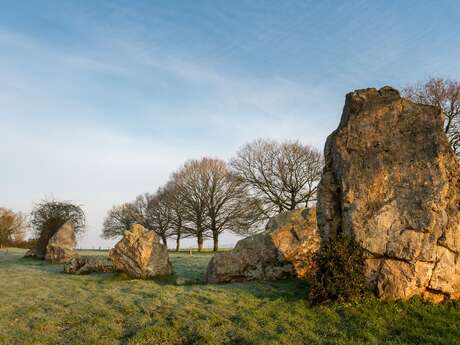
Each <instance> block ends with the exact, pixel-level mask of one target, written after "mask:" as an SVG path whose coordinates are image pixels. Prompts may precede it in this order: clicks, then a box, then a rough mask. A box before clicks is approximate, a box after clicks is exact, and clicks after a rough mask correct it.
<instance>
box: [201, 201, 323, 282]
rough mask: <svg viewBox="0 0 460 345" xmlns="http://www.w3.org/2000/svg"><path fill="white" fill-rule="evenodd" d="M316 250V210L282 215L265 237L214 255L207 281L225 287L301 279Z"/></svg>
mask: <svg viewBox="0 0 460 345" xmlns="http://www.w3.org/2000/svg"><path fill="white" fill-rule="evenodd" d="M318 248H319V234H318V230H317V227H316V210H315V209H299V210H294V211H290V212H285V213H282V214H280V215H278V216H277V217H274V218H272V219H271V220H270V221H269V222H268V224H267V227H266V231H265V233H262V234H258V235H254V236H250V237H248V238H245V239H242V240H240V241H239V242H238V243H237V244H236V246H235V248H234V249H233V250H232V251H230V252H226V253H217V254H215V255H214V257H213V258H212V259H211V261H210V262H209V265H208V269H207V274H206V280H207V281H208V282H209V283H225V282H235V281H245V280H276V279H283V278H287V277H291V276H297V277H303V276H305V274H306V273H308V272H309V270H310V269H311V265H312V262H311V259H312V255H313V254H314V253H315V252H316V251H317V250H318Z"/></svg>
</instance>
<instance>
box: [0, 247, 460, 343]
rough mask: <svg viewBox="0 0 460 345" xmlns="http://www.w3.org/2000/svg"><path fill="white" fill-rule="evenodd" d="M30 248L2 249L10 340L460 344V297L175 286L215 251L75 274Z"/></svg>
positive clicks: (299, 285)
mask: <svg viewBox="0 0 460 345" xmlns="http://www.w3.org/2000/svg"><path fill="white" fill-rule="evenodd" d="M23 253H24V251H23V250H18V249H9V250H8V253H6V251H5V250H1V251H0V335H1V337H0V344H2V345H3V344H14V345H16V344H34V345H37V344H53V345H54V344H98V345H103V344H130V345H135V344H136V345H139V344H294V345H295V344H443V345H444V344H458V343H460V340H459V339H460V312H459V310H460V309H459V307H460V304H459V303H447V304H443V305H440V306H436V305H432V304H430V303H427V302H423V301H421V300H419V299H415V300H413V301H410V302H406V303H404V302H393V303H380V302H378V301H377V300H376V299H375V298H372V297H369V298H367V299H365V300H363V301H361V302H360V303H349V304H334V305H330V306H318V307H312V306H311V305H310V304H309V303H308V300H307V298H306V297H307V292H308V286H307V284H306V283H304V282H301V281H296V280H286V281H279V282H251V283H238V284H227V285H203V284H198V285H187V286H176V285H174V281H175V278H176V277H183V278H188V279H198V280H199V279H202V277H203V275H204V273H205V270H206V265H207V262H208V261H209V259H210V258H211V255H209V254H208V255H205V254H201V255H193V256H189V255H188V254H187V253H179V254H175V253H170V256H171V261H172V262H173V265H174V270H175V277H172V278H168V279H159V280H131V279H126V278H123V277H122V276H120V275H118V274H112V273H105V274H93V275H88V276H74V275H66V274H63V273H61V272H62V265H49V264H46V263H44V262H42V261H35V260H32V259H24V258H22V255H23ZM80 254H81V255H95V253H94V252H81V253H80ZM97 255H105V254H104V253H102V254H101V253H99V254H97Z"/></svg>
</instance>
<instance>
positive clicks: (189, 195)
mask: <svg viewBox="0 0 460 345" xmlns="http://www.w3.org/2000/svg"><path fill="white" fill-rule="evenodd" d="M203 177H204V175H203V174H202V167H201V165H200V162H199V161H197V160H191V161H188V162H186V163H185V164H184V166H183V167H182V168H181V169H179V170H178V171H177V172H175V173H174V174H173V176H172V181H173V183H174V185H175V187H176V188H175V192H176V193H177V197H178V198H179V199H180V200H181V202H182V203H183V206H184V209H183V220H184V223H183V230H184V232H186V233H187V234H189V235H192V236H194V237H196V239H197V244H198V251H199V252H201V251H202V249H203V243H204V239H205V238H208V237H210V233H209V231H208V230H209V227H208V224H207V221H208V219H207V208H206V206H207V204H206V197H207V192H206V187H207V186H206V180H205V179H204V178H203Z"/></svg>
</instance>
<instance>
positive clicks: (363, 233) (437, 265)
mask: <svg viewBox="0 0 460 345" xmlns="http://www.w3.org/2000/svg"><path fill="white" fill-rule="evenodd" d="M317 207H318V226H319V229H320V234H321V238H322V241H327V240H328V239H330V238H333V237H335V236H337V234H338V233H343V234H345V235H348V236H352V237H354V239H355V240H356V242H357V243H358V245H360V246H361V247H362V248H363V249H364V250H365V253H366V257H365V275H366V278H367V281H368V283H369V287H370V288H372V289H373V290H374V291H375V292H376V293H377V295H378V296H380V297H381V298H382V299H399V298H410V297H412V296H414V295H422V296H424V297H426V298H429V299H432V300H436V301H439V300H442V299H444V298H456V297H458V296H459V292H460V260H459V255H458V254H459V252H460V165H459V163H458V161H457V160H456V157H455V155H454V154H453V152H452V151H451V149H450V146H449V143H448V140H447V137H446V135H445V134H444V131H443V116H442V114H441V112H440V110H439V109H437V108H435V107H430V106H426V105H420V104H415V103H413V102H411V101H409V100H406V99H403V98H401V97H400V95H399V92H398V91H397V90H394V89H392V88H390V87H384V88H382V89H380V90H376V89H367V90H358V91H355V92H352V93H350V94H348V95H347V97H346V103H345V107H344V110H343V114H342V119H341V121H340V125H339V127H338V129H337V130H336V131H334V132H333V133H332V134H331V135H330V136H329V138H328V139H327V142H326V146H325V169H324V172H323V176H322V180H321V183H320V185H319V189H318V205H317Z"/></svg>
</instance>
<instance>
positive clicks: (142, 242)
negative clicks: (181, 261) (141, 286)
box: [109, 224, 172, 278]
mask: <svg viewBox="0 0 460 345" xmlns="http://www.w3.org/2000/svg"><path fill="white" fill-rule="evenodd" d="M109 257H110V259H111V260H112V262H113V265H114V267H115V268H116V270H118V271H121V272H125V273H127V274H128V275H129V276H131V277H134V278H150V277H155V276H162V275H170V274H172V266H171V263H170V261H169V255H168V249H167V247H166V246H164V245H163V244H161V243H160V240H159V237H158V236H157V235H156V234H155V233H154V232H153V231H149V230H147V229H145V228H144V227H143V226H142V225H139V224H134V225H133V226H132V227H131V229H130V230H127V231H125V233H124V235H123V238H122V239H121V240H120V241H119V242H118V243H117V244H116V245H115V247H114V248H113V249H112V250H111V251H110V253H109Z"/></svg>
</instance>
